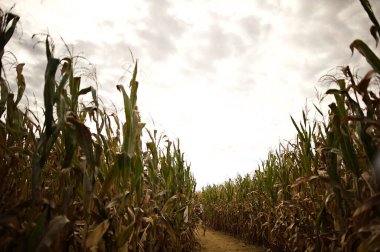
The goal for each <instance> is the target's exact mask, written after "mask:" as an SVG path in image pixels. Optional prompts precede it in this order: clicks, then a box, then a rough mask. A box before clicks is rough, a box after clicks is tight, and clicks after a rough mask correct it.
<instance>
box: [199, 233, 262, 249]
mask: <svg viewBox="0 0 380 252" xmlns="http://www.w3.org/2000/svg"><path fill="white" fill-rule="evenodd" d="M197 237H198V242H199V243H200V244H201V248H202V249H201V251H202V252H203V251H207V252H231V251H240V252H264V251H265V249H264V248H262V247H258V246H254V245H250V244H246V243H245V242H243V241H241V240H239V239H236V238H234V237H231V236H229V235H226V234H224V233H222V232H219V231H215V230H212V229H210V228H207V231H206V235H205V236H203V230H202V231H201V230H200V229H198V236H197Z"/></svg>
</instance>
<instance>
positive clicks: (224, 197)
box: [202, 0, 380, 251]
mask: <svg viewBox="0 0 380 252" xmlns="http://www.w3.org/2000/svg"><path fill="white" fill-rule="evenodd" d="M360 2H361V4H362V5H363V7H364V9H365V11H366V12H367V14H368V16H369V18H370V20H371V22H372V23H373V26H372V27H371V29H370V31H371V34H372V35H373V37H374V38H375V40H376V43H378V36H379V34H380V26H379V23H378V21H377V19H376V17H375V15H374V13H373V11H372V8H371V5H370V3H369V1H367V0H361V1H360ZM350 48H351V50H352V52H353V53H354V52H355V51H358V52H359V53H360V54H362V55H363V56H364V57H365V59H366V60H367V62H368V63H369V64H370V65H371V67H372V70H371V71H369V72H368V73H367V74H366V75H365V76H364V77H363V78H357V77H356V76H355V75H354V74H353V73H352V72H351V69H350V67H348V66H347V67H343V68H342V69H341V70H342V71H341V74H340V75H337V76H326V77H325V80H326V81H328V82H330V83H333V84H334V85H335V87H332V88H330V89H329V90H327V92H326V95H327V96H332V97H333V98H334V101H333V102H332V103H331V104H330V105H329V111H328V117H327V118H326V119H325V120H324V121H321V122H316V121H310V120H309V119H308V118H307V115H306V113H305V112H303V113H302V121H301V122H300V123H297V122H296V121H295V120H294V119H293V118H291V121H292V123H293V125H294V127H295V129H296V132H297V135H296V138H295V140H294V141H290V142H287V143H285V144H284V143H282V144H280V147H279V148H278V150H277V151H274V152H270V153H269V155H268V158H267V160H265V161H263V162H262V163H261V165H260V166H259V167H258V169H257V170H256V171H255V174H254V175H253V176H248V175H247V176H246V177H245V179H244V182H243V179H242V177H241V176H238V177H237V178H236V179H235V180H229V181H228V182H226V183H225V184H222V185H213V186H210V185H209V186H207V187H205V188H203V190H202V202H203V205H204V207H205V219H206V222H207V223H208V224H209V225H210V226H211V227H213V228H215V229H218V230H223V231H225V232H228V233H230V234H232V235H235V236H238V237H241V238H243V239H245V240H247V241H249V242H252V243H259V244H263V245H265V246H267V247H268V248H270V249H271V250H273V251H379V250H380V243H379V241H380V232H379V230H380V229H379V227H380V226H379V224H380V216H379V212H378V209H379V199H380V187H379V185H380V175H379V174H380V172H379V171H380V167H379V150H380V141H379V140H380V123H379V118H380V97H379V88H378V84H379V76H380V59H379V58H378V56H377V55H376V54H375V53H374V52H373V51H372V50H371V49H370V48H369V47H368V46H367V44H365V43H364V42H363V41H362V40H355V41H353V42H352V43H351V45H350ZM316 109H317V111H318V112H319V113H320V114H321V115H322V116H323V113H322V112H321V109H319V108H318V107H316ZM247 190H249V191H247ZM242 193H244V195H245V197H242V196H241V195H242Z"/></svg>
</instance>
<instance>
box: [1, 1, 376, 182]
mask: <svg viewBox="0 0 380 252" xmlns="http://www.w3.org/2000/svg"><path fill="white" fill-rule="evenodd" d="M371 2H372V4H373V8H374V11H375V13H376V14H377V16H380V13H379V10H380V8H379V7H380V6H379V5H380V4H379V1H378V0H376V1H371ZM14 3H16V6H15V8H14V10H13V12H15V13H16V14H18V15H20V16H21V20H20V24H21V26H19V28H18V30H17V32H16V35H15V36H14V38H13V40H12V42H11V43H10V44H9V45H8V47H7V48H6V49H7V50H10V51H12V52H13V53H14V54H15V55H16V56H17V58H18V61H19V62H25V63H26V66H25V68H24V71H25V72H24V73H25V77H26V81H27V85H28V86H27V93H28V94H31V93H32V92H34V93H35V94H36V96H37V97H41V95H42V90H43V84H42V83H43V82H42V78H43V74H44V68H45V66H46V62H45V61H46V60H45V55H44V48H43V45H38V46H36V47H34V48H33V45H34V44H35V42H36V40H32V39H31V36H32V34H34V33H46V32H49V33H50V34H51V35H52V37H53V38H54V39H55V42H56V44H57V45H59V44H61V45H62V43H61V41H60V36H62V37H63V38H64V40H65V41H66V42H67V43H68V44H69V45H70V46H73V48H74V54H78V53H80V54H81V55H83V56H85V57H86V58H87V59H88V60H89V61H90V62H91V63H92V64H94V65H95V66H96V71H97V77H98V83H99V95H100V96H101V97H103V99H104V100H105V101H106V102H108V103H109V102H111V101H112V102H114V103H115V104H116V106H117V107H119V108H121V107H122V96H121V94H120V93H118V91H117V90H116V87H115V86H116V84H118V83H119V81H120V78H121V77H123V76H125V78H124V79H123V81H124V83H127V82H126V81H127V80H128V81H129V78H130V74H129V73H128V70H129V69H130V66H131V65H132V62H133V59H132V57H131V54H130V51H129V49H130V50H131V51H132V52H133V55H134V57H135V58H137V59H138V60H139V75H138V79H139V81H140V87H139V94H138V97H139V100H138V105H139V108H140V111H141V113H142V117H143V120H144V121H145V122H148V123H149V124H150V127H151V128H152V126H151V122H152V120H154V122H155V125H156V127H158V128H159V129H160V130H162V129H163V130H165V133H166V134H168V135H169V136H171V137H172V138H177V137H178V138H179V139H180V141H181V144H182V150H183V151H184V152H185V155H186V158H187V160H188V161H189V162H191V165H192V171H193V174H194V175H195V178H196V179H197V182H198V188H201V187H202V186H204V185H206V184H212V183H221V182H223V181H224V180H225V179H227V178H229V177H235V176H236V174H237V173H240V174H244V173H248V172H252V171H253V170H254V169H256V168H257V165H258V163H259V162H260V160H264V159H266V156H267V153H268V151H269V150H270V149H275V148H276V147H277V146H278V143H279V142H280V141H282V140H284V139H286V140H290V139H293V138H294V136H295V129H294V128H293V126H292V123H291V121H290V115H292V116H293V117H294V118H296V119H297V120H298V119H299V118H300V116H301V111H302V109H303V108H304V106H305V104H306V103H307V102H308V104H309V105H310V104H312V102H316V99H315V98H316V91H315V89H317V90H319V91H320V92H323V91H325V90H326V88H327V87H326V86H325V85H322V83H321V82H319V79H320V77H322V76H323V75H324V74H327V73H334V72H335V71H336V69H335V67H337V66H342V65H348V64H349V65H350V66H352V67H353V68H356V69H358V68H361V69H365V68H367V63H366V62H365V61H364V60H362V59H361V57H360V56H359V55H358V53H357V52H356V53H355V54H354V56H353V57H352V56H351V52H350V49H349V44H350V43H351V42H352V41H353V40H354V39H356V38H361V39H363V40H364V41H366V42H367V43H368V44H369V45H370V46H371V47H372V48H373V47H374V41H373V39H371V38H370V34H369V27H370V25H371V24H370V21H369V20H368V18H367V15H366V13H365V12H364V10H363V9H362V7H361V5H360V2H359V1H356V0H334V1H331V0H318V1H317V0H315V1H306V0H293V1H291V0H266V1H259V0H247V1H243V0H234V1H223V0H217V1H206V0H190V1H180V0H175V1H165V0H150V1H122V0H119V1H116V0H108V1H95V0H81V1H80V0H65V1H58V0H17V1H14V0H13V1H12V0H5V1H4V0H3V1H2V3H0V7H3V8H4V9H5V10H6V9H7V8H9V7H10V6H12V5H13V4H14ZM377 50H378V49H377ZM64 55H65V52H64V51H63V50H57V52H56V56H61V57H62V56H64ZM35 76H38V77H35Z"/></svg>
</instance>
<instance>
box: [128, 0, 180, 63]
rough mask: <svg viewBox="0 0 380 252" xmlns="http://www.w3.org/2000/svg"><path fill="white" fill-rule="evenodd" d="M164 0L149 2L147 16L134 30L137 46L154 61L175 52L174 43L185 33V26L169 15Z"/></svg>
mask: <svg viewBox="0 0 380 252" xmlns="http://www.w3.org/2000/svg"><path fill="white" fill-rule="evenodd" d="M169 9H170V4H169V2H168V1H166V0H160V1H149V4H148V14H147V15H146V16H145V17H144V18H143V19H141V20H139V22H140V26H141V28H138V29H136V30H135V31H136V33H137V35H138V37H139V38H140V41H139V42H140V43H141V44H139V46H140V47H141V48H143V49H144V50H146V54H147V55H150V57H151V58H152V59H153V60H154V61H163V60H165V59H166V58H167V57H169V56H170V55H171V54H173V53H175V52H176V50H177V46H176V42H177V40H178V39H179V38H180V37H181V35H182V34H183V33H184V32H185V29H186V24H185V23H184V22H182V21H181V20H179V19H177V18H176V17H174V16H173V15H171V14H170V13H169Z"/></svg>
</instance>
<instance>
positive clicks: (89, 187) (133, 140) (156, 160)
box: [0, 11, 197, 251]
mask: <svg viewBox="0 0 380 252" xmlns="http://www.w3.org/2000/svg"><path fill="white" fill-rule="evenodd" d="M0 16H1V18H0V58H1V57H2V56H3V55H4V48H5V45H6V44H7V42H9V40H10V39H11V37H12V34H13V33H14V31H15V29H16V25H17V22H18V20H19V17H18V16H17V15H14V14H12V13H9V12H3V11H0ZM43 44H44V46H45V49H46V62H47V63H46V71H45V76H44V83H43V87H44V88H43V102H44V107H43V111H44V116H43V118H39V117H38V116H37V115H36V114H35V113H34V112H33V111H32V110H31V109H29V108H28V107H27V108H26V109H23V110H21V109H20V108H19V107H20V106H19V102H20V100H21V99H22V97H23V95H24V91H25V89H26V87H27V80H26V79H25V78H24V76H23V68H24V65H25V64H18V65H17V66H16V74H17V78H16V79H15V81H16V83H15V84H16V85H17V92H12V91H11V89H10V82H9V81H10V80H7V78H5V75H4V72H5V70H4V66H3V65H2V64H1V65H0V73H1V76H0V77H1V78H0V85H1V99H0V164H1V168H0V190H1V194H0V237H1V239H0V251H54V250H55V251H190V250H192V249H193V248H196V247H197V242H196V240H195V227H196V226H195V224H196V220H197V217H196V215H195V213H194V210H193V209H194V207H193V206H194V197H193V196H194V195H195V185H196V183H195V179H194V177H193V175H192V174H191V171H190V166H189V165H188V163H187V162H186V161H185V160H184V154H183V153H182V152H181V150H180V146H179V141H175V142H173V141H170V140H169V139H167V137H165V136H162V135H160V134H158V133H157V131H156V130H152V131H149V130H146V129H145V128H144V126H145V124H144V123H143V122H141V120H140V115H139V112H138V107H137V89H138V86H139V83H138V81H137V69H138V68H137V62H136V63H135V65H134V70H133V75H132V78H131V81H130V83H129V87H126V86H125V85H117V86H116V87H117V89H118V90H119V91H120V93H121V94H120V99H123V101H124V114H125V118H126V119H125V122H122V121H121V120H120V119H119V117H118V115H117V113H116V112H109V111H107V110H106V109H105V108H104V106H102V105H101V103H100V101H99V97H98V93H97V90H96V89H95V88H94V87H92V86H86V87H83V82H82V78H81V76H80V75H79V76H78V75H77V74H75V71H74V70H75V67H76V65H75V64H74V63H75V60H76V59H77V57H75V56H73V55H71V53H70V51H68V56H67V57H64V58H61V59H59V58H55V57H54V45H53V43H52V39H51V37H50V36H46V38H45V39H44V43H43ZM57 77H58V78H57ZM41 90H42V89H41ZM115 91H116V89H115ZM83 97H87V98H89V99H90V102H86V103H84V102H82V98H83ZM90 126H91V129H93V130H90ZM143 134H147V136H148V139H149V140H148V141H146V142H143V141H142V135H143Z"/></svg>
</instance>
